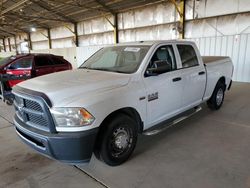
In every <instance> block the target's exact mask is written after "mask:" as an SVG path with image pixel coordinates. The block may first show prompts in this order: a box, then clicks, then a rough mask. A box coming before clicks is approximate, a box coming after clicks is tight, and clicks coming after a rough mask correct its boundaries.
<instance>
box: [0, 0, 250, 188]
mask: <svg viewBox="0 0 250 188" xmlns="http://www.w3.org/2000/svg"><path fill="white" fill-rule="evenodd" d="M175 39H177V40H179V39H180V40H187V41H193V42H195V43H196V45H197V46H198V49H199V50H200V53H201V55H202V56H229V57H230V58H231V59H232V62H233V65H234V72H233V85H232V88H231V90H230V91H229V92H228V93H227V94H226V96H225V101H224V104H223V105H224V106H223V107H222V108H221V109H220V111H217V112H213V111H210V110H209V109H207V107H206V106H205V105H204V107H203V110H202V111H201V112H199V113H198V114H197V115H195V116H192V117H191V118H190V119H187V120H185V121H183V122H181V123H179V124H178V125H177V126H173V127H171V128H169V129H167V130H166V131H164V132H162V133H160V134H159V135H155V136H144V135H141V136H139V140H138V147H137V148H136V150H135V153H134V154H133V157H132V158H131V159H130V160H129V161H128V162H126V163H125V164H123V165H122V166H118V167H109V166H107V165H105V164H103V163H102V162H100V161H98V160H97V159H96V158H95V157H94V156H93V157H92V159H91V161H90V163H89V164H80V165H68V164H64V163H61V162H58V161H55V160H52V159H48V158H46V157H44V156H42V155H39V154H37V153H36V152H35V151H33V150H31V149H30V148H28V147H27V146H26V145H24V144H23V143H21V142H20V141H19V139H18V138H17V136H16V134H15V129H14V126H13V116H14V108H13V106H8V105H6V104H5V103H4V102H0V142H1V144H0V152H1V155H0V162H1V167H0V187H110V188H115V187H124V188H125V187H218V188H219V187H228V188H229V187H232V188H233V187H242V188H243V187H246V188H247V187H250V165H249V164H250V151H249V143H250V117H249V113H250V102H249V96H250V92H249V91H250V85H249V82H250V1H249V0H227V1H223V0H0V58H5V57H9V56H15V55H17V54H26V53H32V54H36V53H45V54H54V55H60V56H63V57H64V58H65V59H66V60H67V61H68V62H70V63H71V64H72V67H73V69H77V68H78V67H79V66H81V65H82V64H83V62H84V61H85V60H87V59H88V58H89V57H90V56H91V55H92V54H94V53H95V52H96V51H97V50H99V49H101V48H102V47H104V46H109V45H115V44H120V43H126V42H139V41H154V40H175Z"/></svg>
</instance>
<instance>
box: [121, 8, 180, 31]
mask: <svg viewBox="0 0 250 188" xmlns="http://www.w3.org/2000/svg"><path fill="white" fill-rule="evenodd" d="M177 15H178V14H177V13H176V11H175V8H174V5H173V4H172V3H162V4H156V5H151V6H147V7H144V8H141V9H136V10H131V11H128V12H124V13H121V14H119V29H121V30H122V29H129V28H134V27H144V26H150V25H151V26H152V25H159V24H164V23H170V22H174V21H175V20H176V19H177V20H178V19H179V18H178V16H177Z"/></svg>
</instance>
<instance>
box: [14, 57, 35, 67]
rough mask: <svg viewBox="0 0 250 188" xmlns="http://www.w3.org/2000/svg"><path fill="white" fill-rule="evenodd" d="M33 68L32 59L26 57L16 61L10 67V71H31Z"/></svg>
mask: <svg viewBox="0 0 250 188" xmlns="http://www.w3.org/2000/svg"><path fill="white" fill-rule="evenodd" d="M31 67H32V57H25V58H21V59H18V60H16V61H15V62H14V63H12V64H11V65H10V66H9V69H30V68H31Z"/></svg>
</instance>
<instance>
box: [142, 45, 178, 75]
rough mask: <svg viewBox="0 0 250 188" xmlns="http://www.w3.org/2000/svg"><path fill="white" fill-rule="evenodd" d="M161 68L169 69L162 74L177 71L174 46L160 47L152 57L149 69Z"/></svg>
mask: <svg viewBox="0 0 250 188" xmlns="http://www.w3.org/2000/svg"><path fill="white" fill-rule="evenodd" d="M160 67H168V68H164V69H163V71H162V72H160V74H161V73H165V72H169V71H172V70H176V68H177V67H176V60H175V54H174V50H173V47H172V45H167V46H161V47H159V48H158V49H157V50H156V51H155V53H154V55H153V56H152V58H151V60H150V62H149V65H148V68H147V69H148V70H149V69H152V68H159V69H160Z"/></svg>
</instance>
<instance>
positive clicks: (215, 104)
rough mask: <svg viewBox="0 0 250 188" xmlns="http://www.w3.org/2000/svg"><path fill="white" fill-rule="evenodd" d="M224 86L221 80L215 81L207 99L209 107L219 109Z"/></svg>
mask: <svg viewBox="0 0 250 188" xmlns="http://www.w3.org/2000/svg"><path fill="white" fill-rule="evenodd" d="M225 88H226V87H225V84H223V83H222V82H218V83H217V85H216V86H215V89H214V92H213V94H212V96H211V98H210V99H209V100H208V101H207V105H208V107H209V108H210V109H212V110H218V109H220V107H221V106H222V104H223V101H224V96H225Z"/></svg>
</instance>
